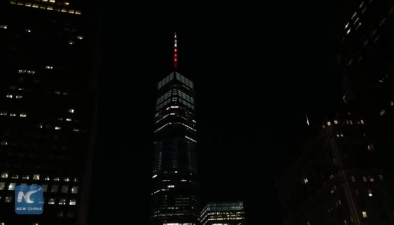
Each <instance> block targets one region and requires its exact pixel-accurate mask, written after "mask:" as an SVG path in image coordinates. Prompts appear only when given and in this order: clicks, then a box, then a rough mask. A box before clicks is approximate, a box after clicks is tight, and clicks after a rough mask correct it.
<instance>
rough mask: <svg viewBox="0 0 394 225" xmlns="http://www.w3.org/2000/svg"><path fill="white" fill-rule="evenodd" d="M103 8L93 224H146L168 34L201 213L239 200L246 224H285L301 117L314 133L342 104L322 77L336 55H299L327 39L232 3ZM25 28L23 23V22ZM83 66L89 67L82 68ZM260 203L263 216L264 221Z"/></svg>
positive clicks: (168, 63)
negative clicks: (279, 184) (193, 142)
mask: <svg viewBox="0 0 394 225" xmlns="http://www.w3.org/2000/svg"><path fill="white" fill-rule="evenodd" d="M70 2H71V1H70ZM7 3H8V2H6V3H3V2H2V3H1V4H2V5H1V6H3V5H4V6H5V7H4V8H2V9H8V4H7ZM57 3H59V4H60V2H57ZM100 4H103V3H100ZM160 5H163V4H160ZM169 5H171V4H169ZM102 6H103V11H104V9H105V11H108V12H109V13H108V15H107V14H106V13H101V15H99V16H97V15H93V16H97V17H99V19H100V21H99V22H100V32H99V36H98V37H99V39H100V40H99V43H98V44H96V47H97V49H96V51H98V52H99V55H98V56H97V58H98V59H96V60H97V62H95V64H96V65H99V66H98V68H96V69H95V71H94V73H98V74H100V82H99V83H100V85H99V86H100V91H99V100H98V111H99V113H98V114H99V116H98V117H99V119H98V120H99V122H98V124H99V125H98V128H97V129H98V130H99V131H98V133H99V134H98V136H99V138H97V143H96V150H97V151H95V153H96V154H94V170H93V184H92V186H91V187H92V188H91V192H90V194H91V199H90V200H91V201H90V204H89V208H85V209H88V210H89V211H90V212H89V216H88V219H89V223H92V224H94V221H97V220H99V221H104V218H107V219H108V220H110V221H111V223H113V224H120V223H123V222H124V221H130V222H132V223H137V221H138V223H140V224H148V223H149V208H150V202H149V197H150V196H151V189H150V187H151V186H150V181H151V179H152V174H151V172H152V165H153V157H152V143H153V141H154V139H153V135H152V130H154V127H153V124H154V119H153V116H152V114H153V112H154V111H155V105H154V104H155V101H156V97H157V96H156V93H157V92H156V91H157V90H156V84H157V81H159V80H161V79H162V78H163V76H165V75H168V74H169V73H171V71H173V54H172V53H173V46H172V37H173V32H174V31H176V32H177V34H178V36H179V37H182V45H180V46H179V51H180V52H182V54H181V56H180V57H179V65H178V67H179V70H180V71H181V74H182V75H183V74H184V75H185V76H187V77H188V78H190V79H191V80H193V82H194V83H195V85H196V87H198V88H197V89H196V102H198V107H196V110H197V112H196V117H197V118H196V120H197V121H198V123H197V130H198V131H199V133H198V142H199V143H198V144H199V149H200V150H199V153H198V156H197V157H198V161H199V166H198V170H199V175H200V177H201V183H200V184H201V192H202V193H204V194H203V196H204V197H203V198H202V199H201V202H202V204H201V205H202V206H205V205H206V204H207V203H208V202H212V201H214V202H223V201H243V202H244V206H243V207H244V210H245V216H246V217H247V219H248V220H249V221H250V222H251V223H253V222H254V223H259V222H261V221H262V220H264V222H266V223H274V224H276V223H280V221H281V215H280V210H279V206H278V198H277V196H276V192H277V190H276V188H275V186H274V183H275V182H274V181H275V180H276V177H277V176H278V174H280V173H281V170H282V168H283V167H284V165H285V162H284V161H285V158H288V159H289V160H291V159H292V158H293V155H296V154H298V152H299V150H300V149H301V147H300V146H301V144H302V143H301V142H302V140H303V138H304V137H305V135H304V134H305V133H306V130H305V129H307V127H306V122H305V113H306V112H307V113H308V118H309V122H310V123H311V124H315V123H317V121H319V120H321V118H322V117H324V114H325V112H326V111H332V108H333V106H334V105H336V104H337V102H336V101H337V100H336V99H337V98H336V97H332V96H336V95H337V89H340V88H339V87H338V85H337V77H332V76H331V75H332V73H331V71H329V69H328V68H331V67H332V64H331V62H332V61H331V57H328V56H327V55H330V56H331V54H328V53H329V52H331V51H332V48H329V49H328V47H327V49H317V48H315V47H313V48H311V50H309V49H306V47H305V46H311V45H312V44H311V43H310V39H311V38H304V37H305V36H307V37H312V36H313V39H314V40H316V41H322V42H323V41H324V40H325V39H326V37H327V36H328V35H327V34H328V33H329V32H328V31H326V32H324V31H323V33H324V34H323V33H322V34H321V37H319V35H320V34H319V35H317V36H316V32H317V29H313V31H312V30H310V27H309V26H308V27H307V26H306V25H305V29H306V30H305V31H301V30H302V28H304V27H303V25H302V24H306V23H304V22H305V21H301V19H300V21H296V20H295V19H294V18H292V17H291V16H289V14H286V13H285V12H284V11H283V6H282V7H278V8H277V13H278V15H284V16H285V17H286V18H288V19H289V21H292V22H293V23H295V24H298V25H297V30H296V31H292V29H283V25H281V26H280V25H279V22H278V26H277V25H273V24H271V21H272V20H271V19H268V18H266V17H267V14H264V13H257V12H256V13H253V12H251V13H249V12H247V10H246V9H243V8H242V7H239V6H236V5H232V4H228V5H225V6H221V5H218V4H213V5H210V6H209V7H207V8H205V7H201V6H196V7H195V8H194V9H195V10H197V11H198V10H201V11H199V13H196V14H195V13H191V12H190V9H189V8H188V7H186V6H182V7H185V8H184V9H182V8H181V6H174V7H173V8H171V9H170V10H168V11H166V10H163V9H164V8H159V7H158V6H155V7H150V6H148V5H144V6H142V5H139V4H138V3H137V6H136V7H134V6H133V7H132V8H128V7H121V6H120V5H119V4H106V5H105V6H104V5H102ZM100 7H101V6H100ZM112 7H114V8H113V11H112V9H111V8H112ZM92 8H99V5H98V4H92ZM290 8H291V7H290ZM32 10H40V9H39V8H38V9H36V8H34V9H33V8H32ZM61 10H62V9H60V12H59V11H56V12H49V13H62V11H61ZM274 10H275V9H274ZM67 12H68V11H67ZM115 12H116V13H115ZM189 12H190V13H189ZM74 13H75V11H74ZM82 13H83V14H82V15H86V14H84V11H82ZM104 14H106V15H104ZM5 15H8V12H4V13H3V14H1V15H0V22H1V21H2V18H4V16H5ZM49 15H52V14H49ZM53 15H58V14H53ZM59 15H62V14H59ZM311 16H312V15H311ZM319 16H322V15H321V12H319ZM20 17H21V18H24V19H25V20H28V19H29V15H28V14H24V15H20ZM90 19H91V20H92V21H94V20H95V19H97V18H93V17H92V18H90ZM15 21H19V20H18V18H15ZM32 21H33V20H32ZM92 21H91V22H92ZM0 25H1V24H0ZM321 26H322V27H325V26H324V25H321ZM43 27H44V26H43ZM93 27H95V26H89V30H94V29H95V28H93ZM43 29H44V28H43ZM322 30H324V29H322ZM300 33H302V35H299V34H300ZM330 34H331V33H330ZM16 37H17V36H16ZM87 37H88V36H84V41H86V40H88V38H87ZM54 39H56V38H54ZM8 43H11V42H7V44H8ZM321 46H325V45H321ZM322 48H324V47H322ZM317 54H319V55H322V57H316V55H317ZM300 55H302V57H300ZM2 56H4V58H7V57H8V55H2ZM325 57H326V58H330V59H327V60H323V59H324V58H325ZM301 58H302V59H301ZM318 59H319V60H318ZM86 61H93V60H90V59H87V58H84V59H82V60H79V61H78V62H86ZM323 61H324V62H323ZM285 70H286V71H285ZM75 75H76V74H75ZM53 78H56V77H53ZM311 96H313V97H311ZM58 103H59V104H60V103H61V102H58ZM284 139H285V140H286V141H283V140H284ZM261 204H264V207H265V206H268V207H269V208H270V209H269V210H266V211H263V212H262V211H261V207H260V205H261ZM107 219H106V220H107ZM6 225H8V224H6Z"/></svg>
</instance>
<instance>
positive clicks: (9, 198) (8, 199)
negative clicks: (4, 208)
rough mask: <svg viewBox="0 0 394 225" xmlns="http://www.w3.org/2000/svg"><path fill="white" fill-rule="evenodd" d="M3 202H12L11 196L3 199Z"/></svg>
mask: <svg viewBox="0 0 394 225" xmlns="http://www.w3.org/2000/svg"><path fill="white" fill-rule="evenodd" d="M4 201H5V202H11V201H12V196H7V197H5V199H4Z"/></svg>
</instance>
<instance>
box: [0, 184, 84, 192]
mask: <svg viewBox="0 0 394 225" xmlns="http://www.w3.org/2000/svg"><path fill="white" fill-rule="evenodd" d="M21 185H26V184H21ZM41 186H42V190H43V191H44V192H47V191H48V187H49V185H48V184H43V185H41ZM15 187H16V183H10V184H9V185H8V187H7V189H6V183H5V182H0V191H3V190H8V191H14V190H15ZM78 190H79V187H78V186H72V187H71V189H70V187H69V186H67V185H62V186H61V189H60V193H64V194H67V193H68V192H69V191H70V193H71V194H78ZM58 192H59V185H56V184H55V185H52V186H51V189H50V193H58Z"/></svg>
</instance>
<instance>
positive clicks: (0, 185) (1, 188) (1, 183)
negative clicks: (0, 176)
mask: <svg viewBox="0 0 394 225" xmlns="http://www.w3.org/2000/svg"><path fill="white" fill-rule="evenodd" d="M4 188H5V182H0V190H4Z"/></svg>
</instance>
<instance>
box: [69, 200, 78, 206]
mask: <svg viewBox="0 0 394 225" xmlns="http://www.w3.org/2000/svg"><path fill="white" fill-rule="evenodd" d="M76 204H77V200H75V199H71V200H70V203H69V205H76Z"/></svg>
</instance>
